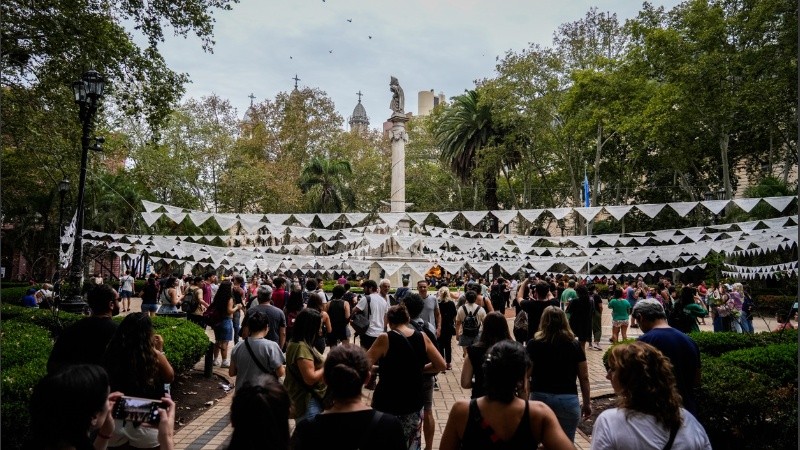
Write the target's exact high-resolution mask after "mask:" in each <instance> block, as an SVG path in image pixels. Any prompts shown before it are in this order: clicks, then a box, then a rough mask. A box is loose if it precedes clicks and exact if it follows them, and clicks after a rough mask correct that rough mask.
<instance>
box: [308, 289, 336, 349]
mask: <svg viewBox="0 0 800 450" xmlns="http://www.w3.org/2000/svg"><path fill="white" fill-rule="evenodd" d="M306 308H308V309H314V310H316V311H317V312H319V314H320V317H321V319H322V326H321V327H320V330H319V333H318V334H317V338H316V339H315V340H314V348H315V349H317V351H318V352H320V354H322V353H325V343H326V341H327V336H328V334H330V333H331V332H333V326H332V325H331V316H329V315H328V313H327V312H325V303H323V301H322V295H321V294H319V293H317V292H312V293H310V294H309V295H308V305H306Z"/></svg>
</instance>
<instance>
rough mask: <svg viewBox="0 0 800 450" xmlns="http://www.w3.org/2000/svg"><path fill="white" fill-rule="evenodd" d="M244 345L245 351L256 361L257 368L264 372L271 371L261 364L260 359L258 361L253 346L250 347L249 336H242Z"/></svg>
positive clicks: (268, 372)
mask: <svg viewBox="0 0 800 450" xmlns="http://www.w3.org/2000/svg"><path fill="white" fill-rule="evenodd" d="M244 346H245V347H247V352H248V353H250V357H251V358H253V362H254V363H256V365H257V366H258V368H259V369H261V371H262V372H264V373H267V374H271V372H270V371H269V370H267V368H266V367H264V366H263V365H262V364H261V361H259V360H258V358H256V354H255V353H253V348H252V347H250V339H249V338H244Z"/></svg>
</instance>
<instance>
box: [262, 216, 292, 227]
mask: <svg viewBox="0 0 800 450" xmlns="http://www.w3.org/2000/svg"><path fill="white" fill-rule="evenodd" d="M266 216H267V220H269V223H274V224H276V225H283V224H284V223H285V222H286V221H287V220H289V218H290V217H292V215H291V214H266Z"/></svg>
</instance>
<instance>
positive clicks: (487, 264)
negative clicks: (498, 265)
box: [468, 261, 495, 275]
mask: <svg viewBox="0 0 800 450" xmlns="http://www.w3.org/2000/svg"><path fill="white" fill-rule="evenodd" d="M468 264H469V265H470V267H472V268H473V269H475V272H478V274H480V275H484V274H486V273H487V272H488V271H489V270H491V269H492V267H494V265H495V263H494V262H493V261H468Z"/></svg>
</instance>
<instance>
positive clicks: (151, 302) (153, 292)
mask: <svg viewBox="0 0 800 450" xmlns="http://www.w3.org/2000/svg"><path fill="white" fill-rule="evenodd" d="M139 297H141V298H142V312H146V313H148V314H150V317H154V316H155V315H156V311H158V285H157V284H156V274H154V273H151V274H150V276H149V277H147V281H146V282H145V283H144V286H143V287H142V291H141V292H139Z"/></svg>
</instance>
